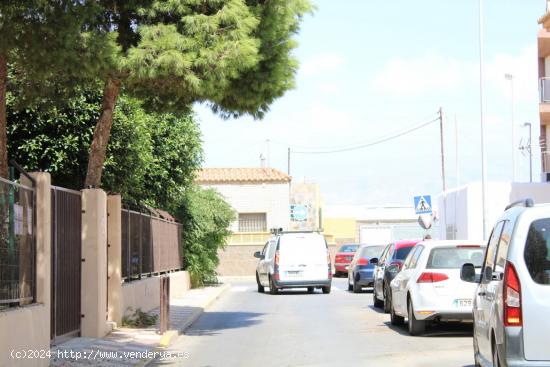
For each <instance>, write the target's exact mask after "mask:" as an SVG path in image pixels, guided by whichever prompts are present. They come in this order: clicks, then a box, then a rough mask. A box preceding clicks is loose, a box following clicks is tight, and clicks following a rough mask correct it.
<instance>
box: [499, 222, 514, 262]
mask: <svg viewBox="0 0 550 367" xmlns="http://www.w3.org/2000/svg"><path fill="white" fill-rule="evenodd" d="M513 228H514V227H513V226H512V224H511V223H510V221H506V222H504V228H503V229H502V234H501V235H500V241H499V243H498V250H497V256H496V260H495V266H494V270H495V271H496V272H499V273H503V272H504V266H505V265H506V258H507V257H508V246H509V245H510V239H511V238H512V230H513Z"/></svg>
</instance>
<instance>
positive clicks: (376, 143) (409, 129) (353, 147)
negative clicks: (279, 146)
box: [292, 116, 440, 154]
mask: <svg viewBox="0 0 550 367" xmlns="http://www.w3.org/2000/svg"><path fill="white" fill-rule="evenodd" d="M439 120H440V118H439V116H438V117H437V118H434V119H433V120H430V121H427V122H423V123H421V124H419V125H416V126H413V127H410V128H408V129H405V130H403V131H400V132H398V133H396V134H393V135H390V136H386V137H382V138H378V139H376V140H374V141H371V142H369V143H366V144H361V145H355V146H349V147H344V148H339V149H329V150H316V151H292V153H293V154H332V153H343V152H349V151H353V150H358V149H364V148H368V147H371V146H374V145H378V144H381V143H385V142H387V141H390V140H393V139H396V138H399V137H401V136H403V135H406V134H409V133H411V132H413V131H416V130H419V129H421V128H423V127H425V126H428V125H430V124H433V123H434V122H436V121H439Z"/></svg>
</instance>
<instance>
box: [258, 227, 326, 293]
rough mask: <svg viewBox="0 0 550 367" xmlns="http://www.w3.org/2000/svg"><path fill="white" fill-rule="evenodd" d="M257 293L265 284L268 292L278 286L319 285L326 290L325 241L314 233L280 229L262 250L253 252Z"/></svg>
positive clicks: (309, 288)
mask: <svg viewBox="0 0 550 367" xmlns="http://www.w3.org/2000/svg"><path fill="white" fill-rule="evenodd" d="M254 256H255V257H257V258H259V259H260V261H259V262H258V266H257V267H256V282H257V284H258V292H260V293H263V292H264V288H265V287H269V293H271V294H276V293H277V292H278V291H279V289H285V288H307V290H308V292H310V293H311V292H313V291H314V290H315V288H320V289H322V290H323V293H330V288H331V284H332V267H331V261H330V255H329V252H328V246H327V242H326V240H325V237H324V236H323V235H322V234H321V233H317V232H281V233H279V234H277V235H275V236H273V237H272V238H271V239H270V240H269V241H268V242H267V243H266V244H265V246H264V249H263V250H262V251H261V252H260V251H258V252H256V253H255V254H254Z"/></svg>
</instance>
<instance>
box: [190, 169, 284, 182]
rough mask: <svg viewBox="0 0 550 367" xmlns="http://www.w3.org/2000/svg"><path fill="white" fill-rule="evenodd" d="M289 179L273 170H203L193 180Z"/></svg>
mask: <svg viewBox="0 0 550 367" xmlns="http://www.w3.org/2000/svg"><path fill="white" fill-rule="evenodd" d="M290 180H291V177H290V176H289V175H287V174H286V173H284V172H281V171H279V170H277V169H275V168H203V169H201V170H200V171H199V172H198V174H197V179H196V180H195V181H196V182H197V183H199V184H201V183H202V184H208V183H243V182H244V183H264V182H279V183H286V182H290Z"/></svg>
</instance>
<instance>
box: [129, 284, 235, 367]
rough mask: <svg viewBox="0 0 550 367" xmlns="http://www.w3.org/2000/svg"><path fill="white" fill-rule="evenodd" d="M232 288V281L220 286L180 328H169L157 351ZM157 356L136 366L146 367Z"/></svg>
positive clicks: (170, 341) (172, 340)
mask: <svg viewBox="0 0 550 367" xmlns="http://www.w3.org/2000/svg"><path fill="white" fill-rule="evenodd" d="M230 288H231V284H230V283H226V284H224V285H223V286H221V287H220V289H219V291H218V292H216V293H215V294H214V295H212V296H211V297H210V298H208V299H206V301H205V302H204V303H203V304H201V305H200V306H199V307H198V309H197V310H196V311H194V312H193V313H192V314H191V315H190V316H189V317H188V318H187V320H186V321H185V323H184V324H183V325H182V326H180V327H179V329H177V330H176V329H172V330H168V331H167V332H166V333H164V335H163V336H162V338H161V340H160V342H159V345H158V346H157V347H156V348H155V352H158V351H161V350H164V349H166V348H168V347H169V346H170V345H171V344H172V343H173V342H174V340H176V339H177V338H178V337H179V336H180V335H182V334H183V333H184V332H185V330H187V329H188V328H189V327H190V326H191V325H193V323H194V322H195V321H197V319H198V318H199V317H200V316H201V315H202V314H203V313H204V310H206V309H207V308H208V307H210V306H211V305H212V304H213V303H214V302H215V301H216V300H218V299H219V298H220V297H221V296H222V295H223V294H224V293H225V292H227V291H228V290H229V289H230ZM154 360H155V358H151V359H147V360H143V361H141V362H139V363H137V364H135V365H134V366H138V367H145V366H148V365H149V364H150V363H151V362H153V361H154Z"/></svg>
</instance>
